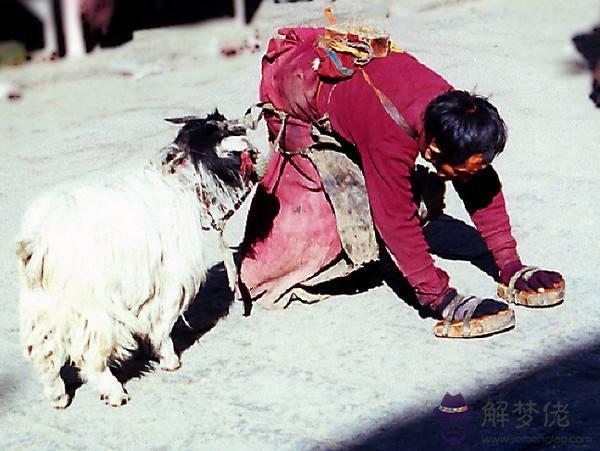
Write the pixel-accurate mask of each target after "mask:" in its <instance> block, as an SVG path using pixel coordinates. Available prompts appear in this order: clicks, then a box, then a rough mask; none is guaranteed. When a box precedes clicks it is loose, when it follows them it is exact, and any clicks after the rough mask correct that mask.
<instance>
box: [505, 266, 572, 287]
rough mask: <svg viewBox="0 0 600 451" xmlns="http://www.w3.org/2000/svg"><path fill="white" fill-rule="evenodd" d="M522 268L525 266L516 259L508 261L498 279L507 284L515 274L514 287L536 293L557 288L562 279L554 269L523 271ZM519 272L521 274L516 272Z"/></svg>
mask: <svg viewBox="0 0 600 451" xmlns="http://www.w3.org/2000/svg"><path fill="white" fill-rule="evenodd" d="M524 268H526V266H525V265H523V264H522V263H521V262H518V261H517V262H512V263H508V264H507V265H505V266H504V268H502V271H501V272H500V280H501V281H502V283H503V284H504V285H506V286H509V284H510V281H511V279H512V278H513V277H515V276H516V277H517V279H516V281H515V282H514V288H515V289H517V290H521V291H528V292H538V293H543V292H544V291H545V290H549V289H555V288H558V287H559V285H560V284H561V282H562V280H563V277H562V275H561V274H560V273H557V272H555V271H546V270H543V269H537V270H530V271H525V272H523V271H522V270H523V269H524ZM519 272H521V274H518V273H519Z"/></svg>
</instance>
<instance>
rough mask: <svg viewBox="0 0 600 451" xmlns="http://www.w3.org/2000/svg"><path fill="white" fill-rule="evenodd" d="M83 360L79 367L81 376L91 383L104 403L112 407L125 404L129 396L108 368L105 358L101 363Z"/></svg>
mask: <svg viewBox="0 0 600 451" xmlns="http://www.w3.org/2000/svg"><path fill="white" fill-rule="evenodd" d="M98 363H99V362H96V364H93V362H90V364H88V362H85V363H84V364H83V365H82V368H81V374H82V376H83V377H84V378H85V379H86V380H87V381H88V382H89V383H91V384H92V385H93V386H94V388H95V389H96V391H97V392H98V393H99V394H100V399H102V400H103V401H104V402H105V403H106V404H109V405H111V406H112V407H120V406H122V405H124V404H127V401H129V400H130V399H131V397H130V396H129V395H128V394H127V391H125V389H124V388H123V385H122V384H121V383H120V382H119V381H118V380H117V378H116V377H115V376H113V374H112V373H111V372H110V368H109V367H108V364H107V362H106V360H105V361H104V362H102V363H99V364H98Z"/></svg>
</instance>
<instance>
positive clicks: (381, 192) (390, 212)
mask: <svg viewBox="0 0 600 451" xmlns="http://www.w3.org/2000/svg"><path fill="white" fill-rule="evenodd" d="M280 33H282V34H286V35H287V39H286V40H284V41H281V40H279V41H277V40H272V41H271V43H270V45H269V49H268V51H267V54H266V56H265V59H264V60H263V79H262V82H261V100H268V101H271V102H272V103H273V104H274V105H275V107H277V108H281V109H283V110H284V111H286V112H288V113H290V114H291V115H292V116H293V117H294V118H295V120H293V121H291V122H288V124H291V125H288V127H289V128H286V130H285V141H284V146H285V147H286V149H287V150H288V151H296V150H301V149H303V148H306V147H308V146H309V145H310V144H311V142H312V140H311V139H310V134H309V128H308V125H307V124H308V123H309V122H313V121H316V120H318V119H320V118H322V117H323V116H324V115H328V116H329V119H330V121H331V125H332V128H333V129H334V130H335V131H336V132H337V133H339V134H340V135H341V136H342V137H343V138H345V139H346V140H347V141H349V142H350V143H352V144H354V145H355V146H356V148H357V149H358V151H359V153H360V156H361V159H362V163H363V169H364V174H365V180H366V185H367V191H368V195H369V200H370V203H371V209H372V213H373V219H374V222H375V225H376V227H377V229H378V231H379V233H380V234H381V237H382V238H383V240H384V242H385V243H386V245H387V247H388V249H389V250H390V251H391V253H392V255H393V257H394V259H395V261H396V264H397V265H398V268H399V269H400V270H401V271H402V273H403V274H404V275H405V276H406V278H407V279H408V281H409V282H410V284H411V285H412V286H413V288H414V289H415V291H416V294H417V297H418V298H419V300H420V302H422V303H423V304H425V305H431V304H435V303H437V302H439V301H441V299H442V298H443V296H444V295H445V294H446V293H447V292H448V291H449V290H450V288H449V286H448V282H449V277H448V275H447V274H446V273H445V272H444V271H442V270H441V269H439V268H437V267H436V266H435V265H434V262H433V259H432V257H431V256H430V255H429V253H428V251H427V249H428V246H427V244H426V242H425V239H424V237H423V233H422V230H421V227H420V225H419V221H418V219H417V216H416V211H417V207H416V205H415V204H414V201H413V197H412V193H411V185H410V180H409V175H410V173H411V171H412V170H413V169H414V167H415V160H416V158H417V156H418V153H419V148H420V146H422V145H423V143H424V138H425V137H424V133H423V116H424V112H425V109H426V107H427V105H428V104H429V102H430V101H431V100H432V99H433V98H435V97H436V96H438V95H439V94H441V93H443V92H446V91H448V90H451V89H452V86H451V85H450V84H449V83H448V82H447V81H446V80H444V79H443V78H442V77H441V76H440V75H438V74H436V73H435V72H433V71H432V70H431V69H429V68H427V67H426V66H424V65H423V64H421V63H420V62H419V61H417V60H416V59H415V58H414V57H413V56H411V55H410V54H408V53H405V52H404V53H397V52H392V53H390V54H389V55H388V56H386V57H384V58H376V59H373V60H372V61H371V62H369V63H368V64H367V65H366V66H364V68H363V70H364V71H365V72H366V74H367V76H368V77H369V78H370V80H371V83H372V84H373V85H374V86H375V87H376V88H377V89H379V90H380V91H381V92H383V94H384V95H385V96H386V97H387V98H388V99H389V100H390V101H391V102H392V103H393V104H394V106H395V107H396V108H397V109H398V111H399V112H400V113H401V115H402V116H403V117H404V119H405V120H406V121H407V122H408V124H409V125H410V126H412V127H413V128H414V129H415V130H416V132H417V133H418V137H417V139H416V140H415V139H413V138H411V137H410V136H409V135H408V133H407V132H406V131H405V130H404V129H402V128H401V127H400V126H399V125H398V124H397V123H396V122H394V120H393V119H392V118H391V116H390V115H389V114H388V112H387V111H386V110H385V109H384V108H383V106H382V103H381V101H380V99H379V98H378V96H377V95H376V93H375V90H374V89H373V87H372V86H371V85H369V83H367V81H366V80H365V78H364V76H363V75H362V74H361V73H360V71H359V70H357V71H356V72H355V73H354V75H353V76H351V77H349V78H344V77H340V78H341V79H336V80H331V79H324V78H323V77H322V76H320V75H319V74H318V73H317V72H316V71H315V68H316V67H317V66H316V62H315V59H316V58H317V54H316V53H315V47H314V40H315V39H316V37H318V36H319V35H321V34H322V33H323V30H322V29H314V28H307V29H294V30H281V31H280ZM290 49H291V50H290ZM282 55H283V57H281V56H282ZM320 82H322V83H320ZM269 126H270V129H271V132H272V133H276V131H277V130H278V127H279V124H278V123H277V121H276V120H272V121H271V122H270V123H269ZM469 183H471V184H473V183H477V184H478V186H479V184H485V185H487V186H492V187H495V188H496V189H495V192H492V193H491V194H490V195H489V196H488V198H487V199H486V198H485V196H484V197H483V198H482V197H481V196H480V195H479V194H480V193H479V191H478V189H477V188H476V187H475V189H473V187H472V186H469ZM469 183H467V184H462V185H457V184H456V183H455V186H456V187H457V189H458V190H459V194H460V195H461V197H462V198H463V200H464V201H465V205H466V206H467V209H468V210H469V213H470V214H471V218H472V220H473V222H474V224H475V226H476V227H477V229H478V230H479V232H480V233H481V235H482V237H483V239H484V240H485V242H486V244H487V245H488V247H489V249H490V250H491V251H492V253H493V255H494V258H495V260H496V263H497V264H498V267H499V268H502V267H503V266H504V265H505V264H507V263H510V262H512V261H516V260H519V256H518V254H517V251H516V242H515V240H514V238H513V236H512V234H511V227H510V223H509V219H508V215H507V213H506V208H505V203H504V197H503V195H502V192H501V188H500V183H499V181H498V178H497V174H496V173H495V171H494V170H493V169H491V168H490V169H488V170H486V171H485V172H484V173H482V174H480V175H479V176H478V177H476V178H474V179H473V181H472V182H469Z"/></svg>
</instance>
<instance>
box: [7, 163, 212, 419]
mask: <svg viewBox="0 0 600 451" xmlns="http://www.w3.org/2000/svg"><path fill="white" fill-rule="evenodd" d="M202 220H203V218H202V211H201V204H200V202H199V200H198V197H197V194H196V191H195V188H194V186H191V185H190V184H189V183H186V182H185V181H184V180H182V179H181V178H180V177H179V175H178V174H165V173H163V171H161V169H160V168H159V167H154V166H149V167H147V168H145V169H144V170H143V171H139V172H138V173H137V174H132V175H130V176H128V177H126V178H125V179H121V180H115V181H113V182H112V183H105V184H95V185H81V186H78V187H75V188H72V187H71V188H65V189H57V190H54V191H52V192H49V193H46V194H44V195H42V196H41V197H40V198H38V199H37V200H36V201H35V202H34V203H33V204H32V205H31V207H30V208H29V209H28V211H27V213H26V215H25V217H24V221H23V225H22V232H21V236H20V238H19V239H18V242H17V255H18V257H19V262H20V269H21V285H22V286H21V305H20V308H21V338H22V344H23V346H24V347H25V350H26V354H27V356H28V357H29V358H30V359H31V360H32V361H33V362H34V363H35V364H36V365H37V366H38V367H39V368H40V369H41V371H42V374H43V377H44V379H45V386H46V387H45V388H46V393H47V395H48V396H49V397H50V398H51V399H52V400H53V402H54V403H55V406H56V407H65V406H66V404H67V403H68V398H67V397H66V395H65V391H64V384H63V382H62V380H61V379H60V377H59V370H60V367H61V366H62V365H63V363H64V362H65V359H66V358H67V356H68V357H69V358H70V359H71V361H72V362H73V363H74V364H75V365H76V366H77V367H79V368H80V369H81V371H82V375H83V376H84V377H85V378H87V379H88V380H89V381H90V382H95V383H96V385H97V388H98V390H99V391H100V393H101V394H102V395H103V396H105V397H106V398H107V399H108V401H109V402H110V403H111V404H112V405H120V404H121V403H123V402H126V401H127V399H128V397H127V395H126V393H125V392H124V391H123V389H122V387H121V386H120V384H119V383H118V382H117V381H116V379H114V378H113V377H111V375H110V372H109V371H108V368H107V362H109V361H111V360H113V361H114V360H120V359H124V358H126V357H127V356H128V355H129V351H130V350H132V349H134V348H135V347H136V343H135V340H134V335H136V334H139V335H142V336H147V337H148V338H149V339H150V341H151V343H152V344H153V345H154V347H155V348H156V349H157V351H158V353H159V356H160V358H161V366H164V367H166V368H167V369H175V368H176V367H178V365H179V358H178V357H177V356H176V355H175V353H174V351H173V345H172V342H171V339H170V336H169V334H170V332H171V329H172V326H173V324H174V323H175V321H176V320H177V318H178V316H179V315H180V314H181V313H182V312H183V311H184V310H185V309H186V308H187V306H188V304H189V303H190V301H191V300H192V299H193V297H194V296H195V294H196V293H197V291H198V288H199V286H200V284H201V283H202V282H203V281H204V279H205V276H206V272H207V270H208V269H209V268H210V267H211V266H212V265H214V264H216V263H217V262H219V261H220V260H222V254H221V249H220V246H219V240H218V237H217V232H215V231H206V230H202V226H203V225H206V224H203V223H202Z"/></svg>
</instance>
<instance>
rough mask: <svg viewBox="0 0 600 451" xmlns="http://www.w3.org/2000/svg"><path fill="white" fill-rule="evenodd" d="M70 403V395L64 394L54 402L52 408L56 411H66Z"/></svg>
mask: <svg viewBox="0 0 600 451" xmlns="http://www.w3.org/2000/svg"><path fill="white" fill-rule="evenodd" d="M70 401H71V399H70V398H69V395H67V394H66V393H63V394H62V395H59V396H58V397H56V398H54V399H53V400H52V407H54V408H55V409H66V408H67V407H68V406H69V403H70Z"/></svg>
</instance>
